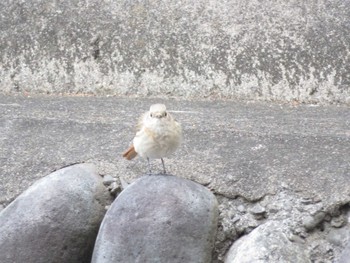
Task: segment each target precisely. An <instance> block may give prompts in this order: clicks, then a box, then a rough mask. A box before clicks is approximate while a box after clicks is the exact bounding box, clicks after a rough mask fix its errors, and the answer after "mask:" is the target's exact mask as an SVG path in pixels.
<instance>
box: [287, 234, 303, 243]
mask: <svg viewBox="0 0 350 263" xmlns="http://www.w3.org/2000/svg"><path fill="white" fill-rule="evenodd" d="M288 239H289V240H290V241H292V242H295V243H300V244H304V243H305V240H304V239H303V238H301V237H300V236H298V235H294V234H291V235H289V236H288Z"/></svg>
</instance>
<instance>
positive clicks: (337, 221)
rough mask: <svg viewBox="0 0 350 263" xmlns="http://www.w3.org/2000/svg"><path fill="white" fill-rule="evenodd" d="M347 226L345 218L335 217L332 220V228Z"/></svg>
mask: <svg viewBox="0 0 350 263" xmlns="http://www.w3.org/2000/svg"><path fill="white" fill-rule="evenodd" d="M345 224H346V219H345V218H344V216H338V217H333V218H332V220H331V226H332V227H336V228H339V227H342V226H344V225H345Z"/></svg>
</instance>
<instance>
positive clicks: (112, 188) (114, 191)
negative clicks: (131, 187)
mask: <svg viewBox="0 0 350 263" xmlns="http://www.w3.org/2000/svg"><path fill="white" fill-rule="evenodd" d="M108 190H109V192H110V193H111V194H112V195H113V196H116V195H117V194H119V193H120V192H121V190H122V189H121V186H120V185H119V184H118V183H117V182H113V183H111V185H110V186H109V187H108Z"/></svg>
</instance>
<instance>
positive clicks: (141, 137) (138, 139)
mask: <svg viewBox="0 0 350 263" xmlns="http://www.w3.org/2000/svg"><path fill="white" fill-rule="evenodd" d="M181 140H182V129H181V125H180V124H179V123H178V122H177V121H175V120H174V118H173V117H172V116H171V115H170V114H169V113H168V112H167V111H166V107H165V105H163V104H154V105H152V106H151V107H150V110H149V111H147V112H146V113H144V114H143V115H142V116H141V118H140V121H139V123H138V125H137V133H136V135H135V138H134V140H133V143H132V145H131V146H130V147H129V148H128V149H127V150H126V151H125V152H124V153H123V157H125V158H126V159H127V160H131V159H133V158H135V157H136V156H137V154H139V155H140V156H141V157H143V158H145V159H147V161H148V168H149V172H150V173H152V171H151V168H150V161H149V160H150V159H161V161H162V165H163V172H164V174H166V170H165V165H164V160H163V157H167V156H169V155H170V154H172V153H174V152H175V150H176V149H177V148H178V147H179V145H180V143H181Z"/></svg>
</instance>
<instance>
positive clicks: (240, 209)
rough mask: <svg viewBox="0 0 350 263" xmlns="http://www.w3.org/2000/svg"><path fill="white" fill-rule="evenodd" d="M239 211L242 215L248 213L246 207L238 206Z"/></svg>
mask: <svg viewBox="0 0 350 263" xmlns="http://www.w3.org/2000/svg"><path fill="white" fill-rule="evenodd" d="M237 210H238V211H239V212H241V213H244V212H245V211H246V209H245V207H244V205H239V206H237Z"/></svg>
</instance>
